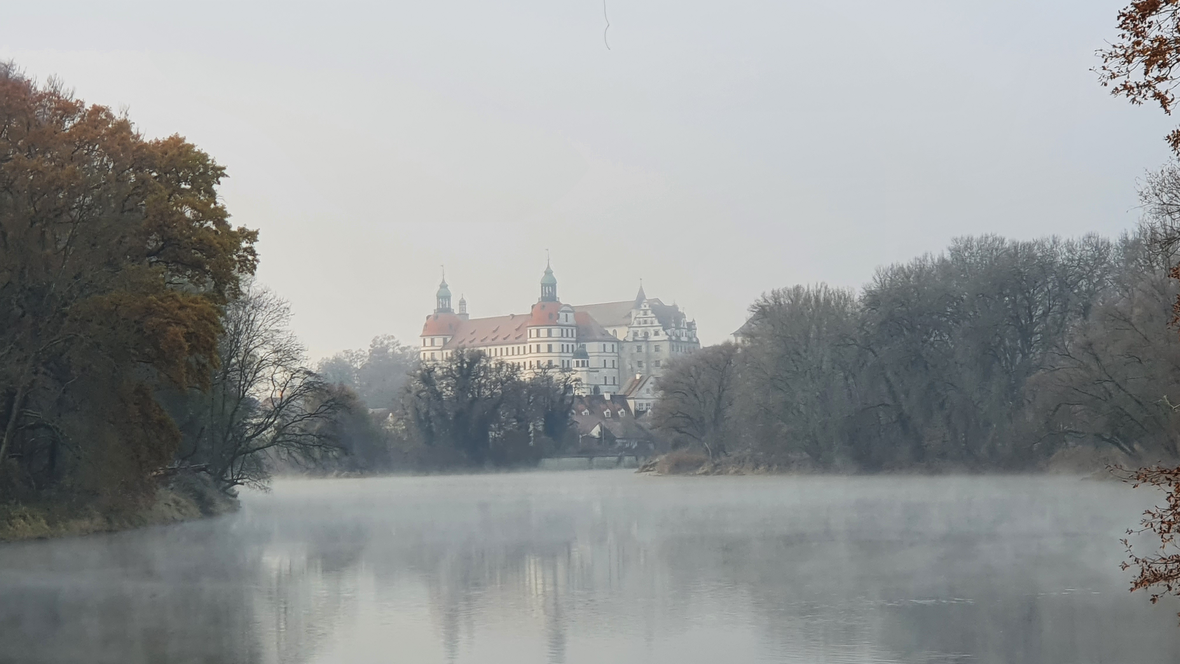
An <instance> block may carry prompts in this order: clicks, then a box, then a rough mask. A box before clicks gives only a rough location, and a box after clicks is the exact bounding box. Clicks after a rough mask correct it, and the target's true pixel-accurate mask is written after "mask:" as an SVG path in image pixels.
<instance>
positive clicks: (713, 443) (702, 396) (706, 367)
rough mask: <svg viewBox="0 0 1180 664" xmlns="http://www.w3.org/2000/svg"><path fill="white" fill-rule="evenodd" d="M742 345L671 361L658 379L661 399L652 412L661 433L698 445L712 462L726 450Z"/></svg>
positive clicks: (735, 395)
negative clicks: (664, 432) (739, 353)
mask: <svg viewBox="0 0 1180 664" xmlns="http://www.w3.org/2000/svg"><path fill="white" fill-rule="evenodd" d="M737 380H738V347H737V346H736V345H734V344H732V343H724V344H721V345H718V346H710V347H708V348H704V349H702V350H701V351H699V352H697V353H693V354H691V355H686V356H683V357H681V358H677V359H675V360H674V361H672V362H669V366H668V369H667V370H666V371H665V372H664V375H663V376H661V377H660V379H659V384H658V387H659V390H660V400H659V401H657V402H656V405H655V407H654V409H653V410H652V420H653V423H654V424H655V426H656V427H657V428H658V429H662V430H663V431H666V432H669V433H671V434H672V435H673V436H674V437H678V438H681V439H683V440H687V441H688V442H689V443H690V444H696V445H700V446H701V447H704V448H705V452H706V453H707V454H708V455H709V458H710V459H717V458H719V457H721V456H724V455H725V454H726V452H727V445H726V439H727V438H728V436H729V435H731V433H732V432H731V431H730V426H729V425H730V419H731V418H732V417H733V412H734V404H735V401H736V399H737Z"/></svg>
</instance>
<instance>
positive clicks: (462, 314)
mask: <svg viewBox="0 0 1180 664" xmlns="http://www.w3.org/2000/svg"><path fill="white" fill-rule="evenodd" d="M459 318H462V319H463V320H467V319H468V316H467V298H466V297H464V296H463V295H460V296H459Z"/></svg>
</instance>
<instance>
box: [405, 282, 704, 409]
mask: <svg viewBox="0 0 1180 664" xmlns="http://www.w3.org/2000/svg"><path fill="white" fill-rule="evenodd" d="M435 303H436V306H435V309H434V313H433V314H430V315H429V316H427V317H426V323H425V324H424V325H423V326H422V335H421V339H422V346H421V349H420V351H419V356H420V358H421V359H422V361H423V362H440V361H443V360H445V359H446V358H447V357H449V356H450V355H451V353H453V352H455V351H456V350H458V349H460V348H465V349H471V350H480V351H483V352H484V353H486V354H487V355H489V356H491V357H493V358H495V359H497V360H499V361H501V362H508V363H511V364H514V365H516V366H518V367H520V368H521V369H522V370H524V371H525V372H526V373H528V374H536V373H538V372H542V371H570V372H572V373H573V374H574V376H575V377H576V378H577V379H578V381H579V384H580V388H579V391H580V392H581V393H582V394H604V395H609V394H616V393H620V392H621V391H622V389H623V386H624V385H626V384H627V383H628V382H630V381H633V380H635V377H636V376H639V377H644V376H647V377H658V376H659V375H661V374H662V373H663V369H664V367H665V366H666V364H667V362H668V360H669V359H670V358H672V357H675V356H677V355H680V354H683V353H688V352H691V351H694V350H697V349H699V348H700V342H699V341H698V340H697V326H696V321H691V320H688V318H687V316H685V315H684V312H682V311H681V310H680V307H678V306H676V305H675V304H673V305H667V304H664V303H663V302H662V301H660V300H659V299H658V298H648V297H647V295H646V294H645V293H644V292H643V287H642V286H641V287H640V288H639V293H638V294H637V295H636V296H635V299H633V300H623V301H619V302H605V303H601V304H588V305H581V306H579V305H569V304H565V303H563V302H561V301H560V300H559V299H558V297H557V278H556V277H555V276H554V275H553V270H552V269H551V268H550V267H549V266H548V265H546V266H545V274H544V276H543V277H542V278H541V297H540V298H539V299H538V301H537V302H536V304H534V305H533V306H532V308H531V309H530V311H529V313H527V314H508V315H506V316H492V317H490V318H471V317H470V316H469V315H468V314H467V301H466V300H465V299H463V298H460V300H459V306H458V311H455V310H454V309H452V308H451V290H450V287H449V286H448V285H447V280H446V278H445V277H444V278H443V280H442V283H441V284H439V288H438V292H437V293H436V294H435Z"/></svg>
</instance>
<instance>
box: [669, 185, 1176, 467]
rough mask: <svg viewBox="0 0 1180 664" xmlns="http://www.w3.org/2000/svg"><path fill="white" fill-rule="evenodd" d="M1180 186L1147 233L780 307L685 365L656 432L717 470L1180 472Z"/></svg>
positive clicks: (993, 258) (1024, 248) (1166, 189)
mask: <svg viewBox="0 0 1180 664" xmlns="http://www.w3.org/2000/svg"><path fill="white" fill-rule="evenodd" d="M1177 182H1180V167H1177V166H1176V165H1172V166H1169V167H1168V168H1167V169H1165V170H1164V171H1162V172H1160V173H1157V174H1154V175H1153V176H1152V177H1151V178H1149V182H1148V186H1147V187H1146V188H1145V190H1144V203H1145V205H1146V210H1147V212H1148V217H1147V219H1146V221H1145V223H1144V224H1143V226H1142V227H1141V228H1139V229H1138V230H1136V231H1135V232H1132V233H1128V234H1125V235H1123V236H1122V237H1120V238H1118V239H1117V240H1110V239H1106V238H1101V237H1098V236H1093V235H1087V236H1085V237H1081V238H1077V239H1060V238H1043V239H1037V240H1029V241H1018V240H1010V239H1005V238H1001V237H996V236H981V237H966V238H960V239H956V240H954V241H953V242H952V243H951V245H950V246H949V247H948V248H947V249H946V250H945V251H943V252H942V253H940V254H937V255H926V256H922V257H919V258H916V259H914V260H912V261H909V262H906V263H899V264H894V265H889V266H887V267H883V268H881V269H879V270H878V271H877V272H876V274H875V275H874V277H873V279H872V281H871V282H870V283H869V284H867V285H866V286H864V287H863V288H862V289H860V290H859V291H853V290H850V289H843V288H834V287H830V286H827V285H824V284H819V285H813V286H794V287H789V288H782V289H777V290H774V291H771V292H769V293H766V294H765V295H763V296H762V297H760V298H759V299H758V301H757V302H755V303H754V304H753V305H752V306H751V308H750V318H749V321H748V322H747V323H746V325H745V326H744V327H743V328H742V330H741V331H740V332H739V333H738V336H739V339H738V341H737V342H735V343H726V344H722V345H719V346H714V347H711V348H707V349H704V350H702V351H701V352H699V353H697V354H694V355H691V356H687V357H685V358H682V359H679V360H677V361H675V362H673V363H672V364H671V366H670V368H669V370H668V373H667V374H666V375H665V376H664V377H663V378H662V379H661V380H660V385H659V386H660V389H661V391H662V394H663V398H662V399H661V401H660V402H658V403H657V405H656V407H655V409H654V411H653V417H654V421H655V422H656V423H657V425H658V426H659V428H660V429H662V430H663V431H664V432H666V433H667V434H668V435H669V436H671V437H672V438H673V439H674V440H675V442H676V444H677V445H680V446H697V447H699V448H700V449H701V450H703V451H705V452H706V453H708V454H709V455H710V456H711V457H713V458H718V457H721V456H726V455H736V456H739V457H743V458H748V459H755V460H758V461H760V462H764V463H768V464H775V465H780V466H787V467H808V468H815V469H822V470H835V471H854V472H876V471H889V470H899V469H929V470H940V469H947V470H952V469H953V470H1027V469H1037V468H1041V467H1043V465H1044V464H1045V462H1046V461H1047V460H1049V459H1050V458H1051V457H1052V456H1053V455H1054V454H1057V453H1059V452H1061V451H1062V450H1067V449H1074V448H1079V447H1080V448H1089V449H1094V448H1097V449H1107V450H1117V451H1118V452H1119V453H1120V454H1122V455H1124V458H1127V459H1131V460H1137V461H1143V462H1148V461H1156V460H1160V459H1176V458H1178V457H1180V450H1178V448H1177V435H1176V432H1177V430H1178V427H1177V425H1178V424H1180V416H1178V415H1177V410H1176V407H1175V406H1176V404H1177V403H1180V394H1178V393H1177V388H1176V386H1177V385H1178V384H1180V339H1178V338H1177V334H1176V332H1175V330H1173V329H1171V328H1170V327H1169V321H1170V320H1171V319H1172V317H1173V310H1172V306H1173V302H1174V300H1175V298H1176V295H1177V292H1178V289H1177V281H1176V280H1175V279H1172V278H1170V277H1169V270H1171V268H1172V266H1173V265H1175V264H1176V261H1177V255H1176V246H1175V245H1174V244H1172V245H1168V244H1166V243H1161V242H1159V241H1158V238H1159V236H1160V235H1161V233H1162V232H1163V231H1164V230H1165V228H1166V225H1167V223H1168V220H1167V219H1166V218H1165V216H1164V215H1165V214H1166V212H1167V209H1168V208H1167V206H1168V205H1174V204H1176V203H1180V187H1176V186H1175V184H1176V183H1177ZM1177 209H1180V206H1178V207H1177Z"/></svg>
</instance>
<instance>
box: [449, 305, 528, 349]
mask: <svg viewBox="0 0 1180 664" xmlns="http://www.w3.org/2000/svg"><path fill="white" fill-rule="evenodd" d="M461 323H462V324H461V325H460V326H459V327H458V329H457V330H456V331H455V335H454V336H452V337H451V340H450V341H448V342H447V345H446V346H443V348H447V349H453V348H459V347H461V346H466V347H472V346H497V345H502V344H515V343H524V342H525V340H526V339H528V323H529V317H528V316H518V315H516V314H509V315H507V316H492V317H491V318H472V319H471V320H465V321H461Z"/></svg>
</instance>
